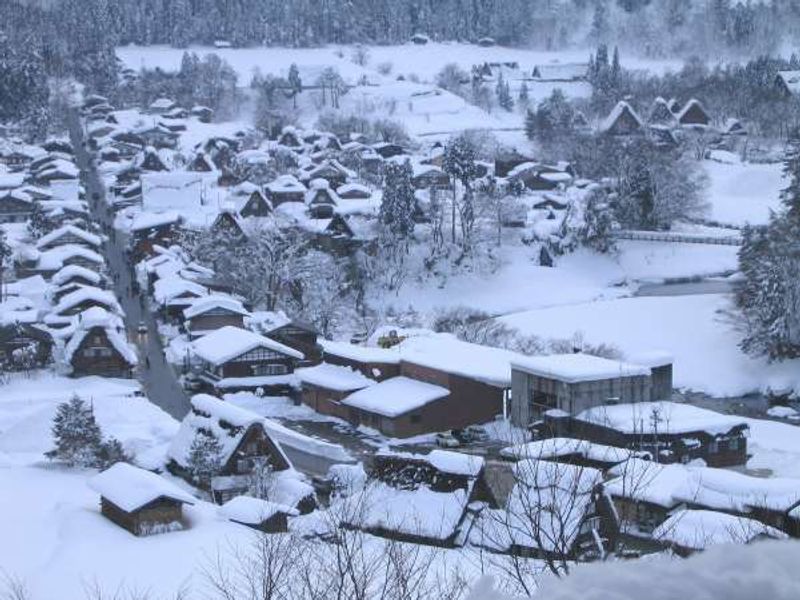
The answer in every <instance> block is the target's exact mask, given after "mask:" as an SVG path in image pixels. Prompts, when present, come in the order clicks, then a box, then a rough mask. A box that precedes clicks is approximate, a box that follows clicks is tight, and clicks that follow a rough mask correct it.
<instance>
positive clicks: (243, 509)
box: [219, 496, 300, 533]
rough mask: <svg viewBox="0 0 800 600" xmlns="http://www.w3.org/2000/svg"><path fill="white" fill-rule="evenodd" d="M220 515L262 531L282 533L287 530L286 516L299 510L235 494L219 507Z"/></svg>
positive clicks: (295, 514) (290, 515) (292, 515)
mask: <svg viewBox="0 0 800 600" xmlns="http://www.w3.org/2000/svg"><path fill="white" fill-rule="evenodd" d="M219 514H220V516H222V517H224V518H226V519H228V520H229V521H231V522H233V523H238V524H240V525H244V526H246V527H252V528H253V529H255V530H257V531H260V532H262V533H284V532H286V531H288V530H289V526H288V517H296V516H297V515H299V514H300V512H299V511H298V510H297V509H295V508H291V507H289V506H284V505H282V504H276V503H275V502H269V501H268V500H260V499H259V498H252V497H250V496H236V497H235V498H232V499H231V500H228V501H227V502H226V503H225V504H223V505H222V506H221V507H220V509H219Z"/></svg>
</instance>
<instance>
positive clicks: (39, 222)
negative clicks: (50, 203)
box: [27, 202, 55, 240]
mask: <svg viewBox="0 0 800 600" xmlns="http://www.w3.org/2000/svg"><path fill="white" fill-rule="evenodd" d="M27 229H28V235H30V236H31V237H32V238H33V239H35V240H38V239H39V238H40V237H42V236H43V235H47V234H48V233H50V232H51V231H53V229H55V223H53V221H52V220H51V219H50V217H48V216H47V213H45V212H44V209H42V207H41V205H40V204H39V203H38V202H37V203H36V204H34V205H33V210H32V211H31V216H30V218H29V219H28V225H27Z"/></svg>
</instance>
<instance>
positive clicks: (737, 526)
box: [653, 509, 788, 550]
mask: <svg viewBox="0 0 800 600" xmlns="http://www.w3.org/2000/svg"><path fill="white" fill-rule="evenodd" d="M761 537H768V538H773V539H784V538H787V537H788V536H787V535H786V534H785V533H783V532H782V531H779V530H778V529H775V528H774V527H770V526H768V525H764V524H763V523H761V522H759V521H756V520H755V519H748V518H746V517H738V516H734V515H729V514H726V513H721V512H716V511H711V510H688V509H683V510H678V511H675V512H674V513H672V514H671V515H670V516H669V518H668V519H667V520H666V521H664V522H663V523H662V524H661V525H659V526H658V527H656V528H655V529H654V530H653V538H654V539H657V540H660V541H662V542H667V543H671V544H675V545H677V546H681V547H683V548H690V549H692V550H705V549H706V548H709V547H711V546H719V545H721V544H747V543H749V542H752V541H753V540H756V539H758V538H761Z"/></svg>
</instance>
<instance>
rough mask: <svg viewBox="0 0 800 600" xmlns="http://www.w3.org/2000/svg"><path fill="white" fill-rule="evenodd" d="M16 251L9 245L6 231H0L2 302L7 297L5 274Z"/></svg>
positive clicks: (0, 288) (0, 295) (0, 292)
mask: <svg viewBox="0 0 800 600" xmlns="http://www.w3.org/2000/svg"><path fill="white" fill-rule="evenodd" d="M13 254H14V251H13V250H12V249H11V245H10V244H9V243H8V239H7V237H6V232H5V230H0V301H2V300H3V298H4V296H5V274H6V268H7V267H8V261H9V259H10V258H11V257H12V256H13Z"/></svg>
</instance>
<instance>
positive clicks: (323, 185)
mask: <svg viewBox="0 0 800 600" xmlns="http://www.w3.org/2000/svg"><path fill="white" fill-rule="evenodd" d="M305 203H306V207H307V209H308V214H309V215H310V216H311V217H312V218H314V219H330V218H332V217H333V213H334V211H335V210H336V207H337V206H338V204H339V203H338V196H336V192H334V191H333V190H332V189H331V188H330V187H329V186H328V182H327V181H326V180H324V179H315V180H313V181H312V182H311V186H310V188H309V190H308V191H307V192H306V195H305Z"/></svg>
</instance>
